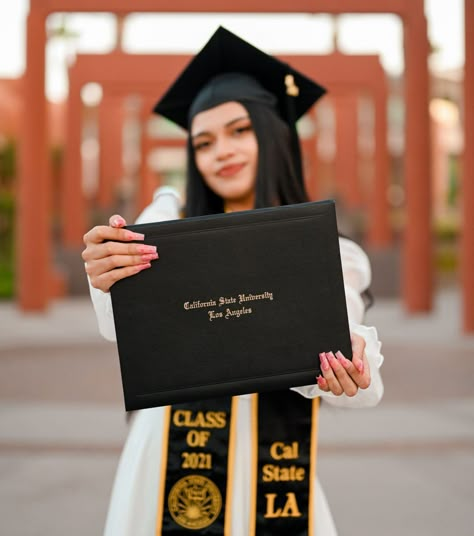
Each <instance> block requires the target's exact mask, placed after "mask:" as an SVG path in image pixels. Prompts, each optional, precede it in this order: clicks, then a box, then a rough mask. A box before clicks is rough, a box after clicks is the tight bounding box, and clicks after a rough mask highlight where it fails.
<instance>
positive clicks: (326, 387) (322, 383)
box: [316, 374, 329, 393]
mask: <svg viewBox="0 0 474 536" xmlns="http://www.w3.org/2000/svg"><path fill="white" fill-rule="evenodd" d="M316 381H317V382H318V387H319V388H320V389H321V390H322V391H325V392H326V393H327V392H328V391H329V385H328V382H327V381H326V379H325V378H323V377H322V376H321V374H320V375H319V376H318V377H317V378H316Z"/></svg>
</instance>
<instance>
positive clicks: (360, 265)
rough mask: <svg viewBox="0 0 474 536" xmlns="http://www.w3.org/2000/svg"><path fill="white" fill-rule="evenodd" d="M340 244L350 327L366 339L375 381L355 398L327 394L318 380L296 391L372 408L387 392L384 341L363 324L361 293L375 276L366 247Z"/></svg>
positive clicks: (336, 403) (341, 241) (333, 402)
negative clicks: (381, 372)
mask: <svg viewBox="0 0 474 536" xmlns="http://www.w3.org/2000/svg"><path fill="white" fill-rule="evenodd" d="M339 246H340V250H341V261H342V272H343V277H344V289H345V292H346V303H347V315H348V318H349V327H350V331H351V333H356V334H357V335H360V336H361V337H363V338H364V339H365V343H366V347H365V354H366V356H367V361H368V363H369V367H370V375H371V383H370V386H369V387H368V388H367V389H359V391H358V392H357V394H356V395H355V396H354V397H348V396H347V395H345V394H343V395H341V396H337V395H334V394H333V393H326V392H325V391H322V390H321V389H319V387H318V384H317V383H316V381H315V383H314V385H304V386H302V387H293V390H294V391H297V392H298V393H300V394H301V395H302V396H304V397H306V398H316V397H317V396H322V397H324V400H325V401H326V402H327V403H328V404H330V405H331V406H338V407H351V408H361V407H371V406H375V405H377V404H378V402H379V401H380V399H381V398H382V395H383V382H382V377H381V376H380V371H379V369H380V367H381V366H382V363H383V355H382V354H381V352H380V350H381V346H382V344H381V343H380V341H379V340H378V335H377V330H376V329H375V328H374V327H368V326H364V325H363V324H362V322H363V318H364V313H365V305H364V301H363V299H362V296H361V293H362V292H364V290H366V289H367V288H368V287H369V285H370V281H371V277H372V274H371V270H370V262H369V259H368V257H367V255H366V253H365V252H364V250H363V249H362V248H361V247H359V246H358V245H357V244H356V243H355V242H352V240H349V239H347V238H340V239H339Z"/></svg>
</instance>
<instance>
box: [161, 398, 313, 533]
mask: <svg viewBox="0 0 474 536" xmlns="http://www.w3.org/2000/svg"><path fill="white" fill-rule="evenodd" d="M238 400H239V399H238V397H233V398H218V399H212V400H205V401H202V402H193V403H184V404H177V405H173V406H168V407H167V408H165V429H164V436H163V437H164V439H163V443H164V444H163V455H162V470H161V475H162V476H161V483H160V490H159V493H158V512H157V524H156V536H161V535H162V534H163V535H173V536H178V535H187V534H192V533H193V531H194V533H197V531H199V532H198V533H199V534H203V535H208V536H222V535H224V536H229V535H230V534H231V527H232V515H233V512H232V492H233V475H234V461H233V456H234V450H235V434H236V421H237V411H238ZM251 405H252V406H251V412H252V413H251V414H252V422H251V428H252V429H251V437H252V459H251V460H249V464H251V468H252V471H251V474H252V479H251V483H250V488H249V489H248V490H245V491H244V493H245V496H248V495H250V498H251V499H250V500H251V510H250V511H251V515H250V519H249V528H248V535H249V536H278V535H282V536H283V535H285V536H287V535H288V534H291V535H292V536H309V535H312V534H313V531H314V519H313V513H314V512H313V510H314V508H313V504H314V502H313V501H314V492H315V490H314V489H313V487H314V482H315V471H316V447H317V418H318V408H319V399H314V400H308V399H305V398H304V397H302V396H301V395H299V394H298V393H295V392H293V391H290V390H285V391H275V392H271V393H262V394H259V395H257V394H254V395H252V400H251Z"/></svg>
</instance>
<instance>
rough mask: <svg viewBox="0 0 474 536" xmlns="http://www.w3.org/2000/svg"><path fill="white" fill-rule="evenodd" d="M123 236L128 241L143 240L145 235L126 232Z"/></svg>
mask: <svg viewBox="0 0 474 536" xmlns="http://www.w3.org/2000/svg"><path fill="white" fill-rule="evenodd" d="M125 236H126V238H127V239H128V240H144V239H145V235H144V234H141V233H134V232H133V231H126V233H125Z"/></svg>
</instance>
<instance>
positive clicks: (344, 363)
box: [336, 350, 349, 368]
mask: <svg viewBox="0 0 474 536" xmlns="http://www.w3.org/2000/svg"><path fill="white" fill-rule="evenodd" d="M336 357H337V360H338V361H339V363H341V365H342V366H343V367H344V368H348V367H349V360H348V359H346V358H345V357H344V356H343V354H342V353H341V352H340V351H339V350H338V351H337V352H336Z"/></svg>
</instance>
